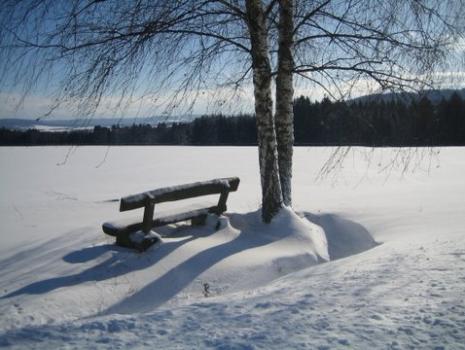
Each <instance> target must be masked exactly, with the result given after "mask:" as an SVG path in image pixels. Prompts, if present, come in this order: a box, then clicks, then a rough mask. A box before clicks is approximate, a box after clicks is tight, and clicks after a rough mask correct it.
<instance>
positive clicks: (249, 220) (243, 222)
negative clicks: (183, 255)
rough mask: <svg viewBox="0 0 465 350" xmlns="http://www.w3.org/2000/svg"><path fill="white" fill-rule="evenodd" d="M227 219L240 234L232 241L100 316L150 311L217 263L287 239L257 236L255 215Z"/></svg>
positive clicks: (174, 270)
mask: <svg viewBox="0 0 465 350" xmlns="http://www.w3.org/2000/svg"><path fill="white" fill-rule="evenodd" d="M227 216H228V219H229V222H230V224H231V226H232V227H233V228H234V229H236V230H238V231H239V234H238V235H237V236H236V237H235V238H233V239H232V240H230V241H227V242H225V243H222V244H219V245H216V246H213V247H210V248H208V249H205V250H202V251H201V252H199V253H197V254H196V255H194V256H192V257H190V258H189V259H187V260H185V261H183V262H181V263H180V264H179V265H177V266H175V267H174V268H172V269H171V270H169V271H167V272H166V273H165V274H164V275H163V276H161V277H159V278H158V279H156V280H155V281H153V282H151V283H149V284H148V285H147V286H145V287H144V288H142V289H141V290H139V291H138V292H136V293H134V294H133V295H131V296H130V297H128V298H126V299H124V300H122V301H121V302H119V303H117V304H115V305H113V306H111V307H109V308H108V309H107V310H105V311H104V312H103V313H102V315H108V314H114V313H117V314H130V313H137V312H148V311H150V310H153V309H155V308H157V307H159V306H161V305H163V304H165V303H166V302H168V301H169V300H170V299H172V298H173V297H175V296H176V295H177V294H178V293H179V292H181V291H182V290H183V289H184V288H186V287H187V286H188V285H190V284H191V283H192V282H193V281H194V280H195V279H196V278H197V277H198V276H200V275H201V274H202V273H203V272H205V271H206V270H208V269H209V268H211V267H212V266H214V265H215V264H217V263H219V262H220V261H222V260H224V259H226V258H228V257H230V256H232V255H234V254H237V253H240V252H243V251H246V250H248V249H253V248H257V247H261V246H265V245H267V244H270V243H273V242H276V241H279V240H281V239H283V238H285V237H286V236H287V235H286V234H285V233H284V234H280V235H279V236H273V235H260V234H257V232H256V229H257V228H256V226H255V224H254V223H257V225H261V221H260V220H259V218H260V213H259V212H258V211H254V212H250V213H246V214H232V213H231V214H228V215H227ZM258 222H260V223H258Z"/></svg>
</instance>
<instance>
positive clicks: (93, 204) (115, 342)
mask: <svg viewBox="0 0 465 350" xmlns="http://www.w3.org/2000/svg"><path fill="white" fill-rule="evenodd" d="M335 151H336V153H335ZM337 152H344V150H337V149H334V148H307V147H305V148H304V147H302V148H296V149H295V166H294V178H293V189H294V209H295V210H296V212H297V214H296V213H295V212H294V211H292V210H290V209H289V208H284V209H283V210H282V211H281V212H280V213H279V215H278V217H277V218H276V219H275V220H273V222H272V223H271V224H270V225H265V224H263V223H261V221H260V213H259V211H257V208H258V207H259V200H260V197H259V196H260V188H259V176H258V168H257V163H258V156H257V151H256V149H255V148H249V147H238V148H234V147H208V148H206V147H112V148H110V149H107V148H105V147H80V148H77V149H69V148H67V147H33V148H27V147H18V148H0V167H1V169H2V180H1V181H0V220H1V222H2V225H1V228H0V234H1V238H0V239H1V241H0V242H1V245H0V347H7V348H65V347H66V348H71V349H72V348H76V349H82V348H111V349H118V348H124V349H125V348H148V347H150V348H153V346H154V345H155V346H156V347H157V348H162V349H184V348H213V349H270V348H295V349H298V348H311V349H339V348H341V349H345V348H362V349H365V348H370V347H371V348H388V349H406V348H427V349H464V348H465V346H464V345H463V344H465V300H464V299H465V234H464V233H465V232H464V230H465V229H464V227H465V226H464V224H465V201H464V199H463V198H464V194H465V181H464V180H463V173H464V171H465V157H464V156H465V149H463V148H441V149H433V150H431V149H402V150H397V149H377V150H371V149H365V148H354V149H352V150H350V151H349V152H348V153H347V154H346V155H345V158H344V159H343V161H339V162H336V163H335V164H336V165H335V168H334V169H333V170H332V172H331V173H329V175H327V176H325V177H323V178H321V177H319V175H320V173H319V171H320V169H321V168H322V166H323V164H324V163H325V162H326V161H327V160H328V159H331V155H333V157H334V159H335V160H337V159H338V158H337V157H338V154H341V153H337ZM342 154H343V153H342ZM65 160H66V162H64V161H65ZM406 160H408V162H407V161H406ZM63 163H64V164H63ZM57 164H58V165H57ZM59 164H61V165H59ZM327 165H328V167H330V168H331V167H332V166H333V164H327ZM230 176H238V177H240V179H241V183H240V185H239V188H238V191H237V192H234V193H231V194H230V196H229V199H228V211H227V213H226V214H225V215H224V216H222V217H220V219H219V228H218V229H217V226H218V225H217V224H218V219H217V218H216V217H215V216H213V215H211V216H209V217H208V218H207V223H206V226H200V227H190V226H189V225H187V224H179V225H171V226H169V227H164V228H160V229H157V230H156V231H158V233H160V234H162V235H163V236H166V235H169V237H164V238H163V243H159V244H157V245H155V246H153V247H151V248H150V249H149V250H148V251H147V252H145V253H142V254H140V253H137V252H133V251H130V250H127V249H124V248H119V247H116V246H114V244H113V241H114V238H113V237H109V236H105V235H104V234H103V233H102V232H101V227H100V226H101V224H102V223H103V222H104V221H108V220H109V219H115V218H116V219H117V218H120V217H123V216H124V215H126V214H129V215H130V216H133V215H134V214H133V213H119V212H118V201H115V200H117V199H119V198H120V197H122V196H124V195H127V194H129V193H139V192H143V191H146V190H149V189H153V188H157V187H165V186H175V185H179V184H183V183H189V182H195V181H204V180H209V179H213V178H221V177H230ZM215 198H216V197H215ZM182 202H184V201H182ZM183 204H184V203H183ZM176 205H181V203H177V202H173V203H169V204H167V205H166V206H165V207H163V208H161V209H162V210H164V209H165V208H166V209H170V206H176ZM160 207H162V205H160ZM158 209H160V208H158V207H156V208H155V212H156V213H157V211H158ZM139 214H140V215H141V217H142V212H140V213H139Z"/></svg>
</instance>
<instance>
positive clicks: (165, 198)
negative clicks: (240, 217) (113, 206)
mask: <svg viewBox="0 0 465 350" xmlns="http://www.w3.org/2000/svg"><path fill="white" fill-rule="evenodd" d="M238 186H239V178H237V177H228V178H222V179H215V180H210V181H202V182H195V183H191V184H185V185H178V186H172V187H165V188H159V189H156V190H153V191H147V192H142V193H138V194H134V195H131V196H126V197H123V198H121V202H120V209H119V210H120V211H127V210H132V209H137V208H142V207H145V206H146V205H147V203H149V202H150V203H152V204H156V203H162V202H171V201H177V200H182V199H188V198H194V197H199V196H206V195H210V194H217V193H225V192H226V193H228V192H234V191H236V190H237V187H238Z"/></svg>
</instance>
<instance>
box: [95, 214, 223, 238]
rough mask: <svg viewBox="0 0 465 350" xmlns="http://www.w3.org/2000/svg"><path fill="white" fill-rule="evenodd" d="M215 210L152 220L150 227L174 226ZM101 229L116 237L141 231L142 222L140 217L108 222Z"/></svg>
mask: <svg viewBox="0 0 465 350" xmlns="http://www.w3.org/2000/svg"><path fill="white" fill-rule="evenodd" d="M216 210H217V207H216V206H213V207H209V208H202V209H195V210H191V211H187V212H183V213H180V214H174V215H167V216H164V217H161V218H156V219H154V220H153V222H152V227H159V226H164V225H168V224H174V223H176V222H180V221H187V220H191V219H194V218H196V217H199V216H202V215H206V214H208V213H215V212H216ZM102 229H103V232H105V233H106V234H108V235H110V236H115V237H117V236H118V235H120V234H128V233H131V232H136V231H139V230H141V229H142V222H141V221H140V217H135V218H130V219H121V220H116V221H109V222H105V223H104V224H103V225H102Z"/></svg>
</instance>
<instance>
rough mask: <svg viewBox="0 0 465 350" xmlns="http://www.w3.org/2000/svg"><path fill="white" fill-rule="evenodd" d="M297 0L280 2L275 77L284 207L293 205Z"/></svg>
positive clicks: (280, 174) (277, 132)
mask: <svg viewBox="0 0 465 350" xmlns="http://www.w3.org/2000/svg"><path fill="white" fill-rule="evenodd" d="M293 11H294V0H280V1H279V25H278V30H279V42H278V45H279V46H278V73H277V77H276V116H275V120H276V121H275V123H276V137H277V142H278V161H279V177H280V181H281V190H282V193H283V200H284V204H285V205H288V206H290V205H292V193H291V191H292V187H291V186H292V154H293V149H292V148H293V145H294V111H293V99H294V88H293V84H292V70H293V68H294V61H293V59H292V46H293V31H294V21H293Z"/></svg>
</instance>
